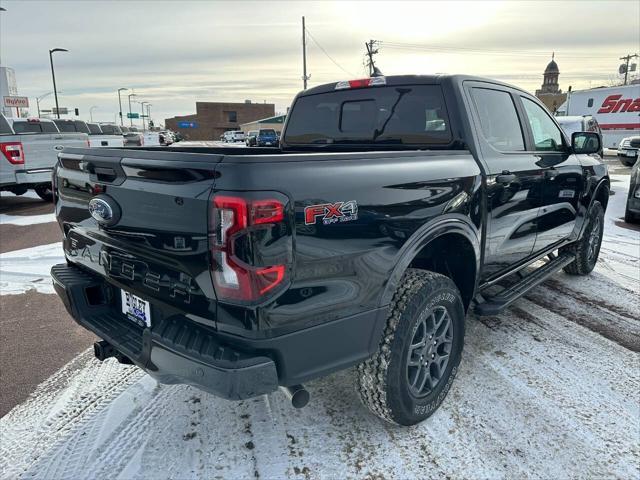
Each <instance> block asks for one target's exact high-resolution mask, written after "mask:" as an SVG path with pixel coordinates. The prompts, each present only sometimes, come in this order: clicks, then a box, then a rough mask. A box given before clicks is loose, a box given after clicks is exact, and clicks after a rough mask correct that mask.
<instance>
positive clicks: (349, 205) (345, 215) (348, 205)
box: [304, 200, 358, 225]
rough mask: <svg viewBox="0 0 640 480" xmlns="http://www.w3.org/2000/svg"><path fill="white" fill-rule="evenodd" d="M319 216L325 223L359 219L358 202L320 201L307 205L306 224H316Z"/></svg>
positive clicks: (305, 211)
mask: <svg viewBox="0 0 640 480" xmlns="http://www.w3.org/2000/svg"><path fill="white" fill-rule="evenodd" d="M318 217H320V218H321V219H322V223H323V224H324V225H330V224H332V223H342V222H351V221H353V220H357V219H358V204H357V203H356V201H355V200H349V201H348V202H336V203H320V204H318V205H309V206H308V207H305V209H304V223H305V225H313V224H315V223H316V222H317V221H318Z"/></svg>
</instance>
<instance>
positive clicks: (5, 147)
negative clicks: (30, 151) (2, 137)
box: [0, 142, 24, 165]
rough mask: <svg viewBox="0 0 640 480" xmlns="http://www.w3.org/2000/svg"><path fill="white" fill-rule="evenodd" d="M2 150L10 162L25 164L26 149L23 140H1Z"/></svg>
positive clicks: (0, 148) (0, 146)
mask: <svg viewBox="0 0 640 480" xmlns="http://www.w3.org/2000/svg"><path fill="white" fill-rule="evenodd" d="M0 151H1V152H2V154H3V155H4V158H6V159H7V160H8V161H9V163H11V164H13V165H23V164H24V149H23V148H22V143H21V142H0Z"/></svg>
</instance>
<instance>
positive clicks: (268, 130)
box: [260, 128, 276, 137]
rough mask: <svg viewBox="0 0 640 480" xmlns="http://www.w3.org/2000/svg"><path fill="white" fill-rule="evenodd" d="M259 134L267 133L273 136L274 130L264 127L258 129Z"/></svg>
mask: <svg viewBox="0 0 640 480" xmlns="http://www.w3.org/2000/svg"><path fill="white" fill-rule="evenodd" d="M260 135H269V136H272V137H275V135H276V131H275V130H273V129H271V128H265V129H263V130H260Z"/></svg>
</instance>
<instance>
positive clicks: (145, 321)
mask: <svg viewBox="0 0 640 480" xmlns="http://www.w3.org/2000/svg"><path fill="white" fill-rule="evenodd" d="M120 295H121V297H122V313H124V314H125V315H126V316H127V318H129V319H130V320H132V321H134V322H136V323H137V324H138V325H140V326H141V327H145V326H146V327H150V326H151V306H150V305H149V302H147V301H146V300H143V299H141V298H140V297H137V296H135V295H134V294H133V293H129V292H125V291H124V290H120Z"/></svg>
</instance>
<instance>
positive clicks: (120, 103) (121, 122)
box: [118, 88, 129, 127]
mask: <svg viewBox="0 0 640 480" xmlns="http://www.w3.org/2000/svg"><path fill="white" fill-rule="evenodd" d="M123 90H129V89H128V88H119V89H118V106H119V107H120V126H121V127H123V126H124V122H123V120H122V98H120V92H122V91H123Z"/></svg>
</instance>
